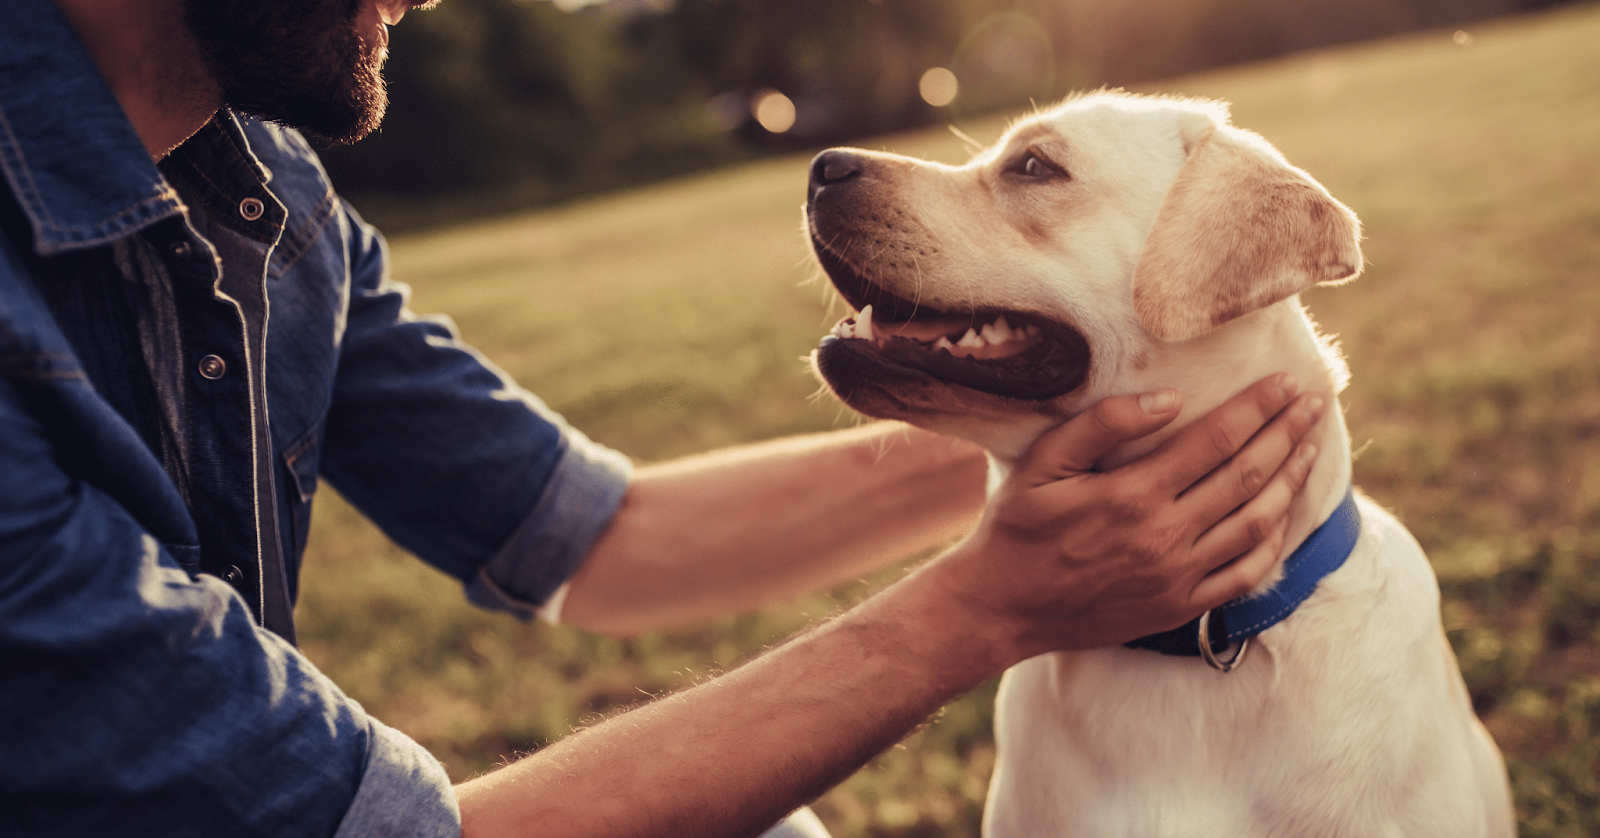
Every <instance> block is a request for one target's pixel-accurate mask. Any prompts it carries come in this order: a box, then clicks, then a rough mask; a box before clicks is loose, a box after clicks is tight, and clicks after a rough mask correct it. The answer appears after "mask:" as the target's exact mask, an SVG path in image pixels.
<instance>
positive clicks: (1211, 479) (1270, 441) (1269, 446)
mask: <svg viewBox="0 0 1600 838" xmlns="http://www.w3.org/2000/svg"><path fill="white" fill-rule="evenodd" d="M1326 407H1327V405H1326V403H1325V402H1324V401H1323V400H1322V398H1321V397H1320V396H1311V395H1306V396H1301V397H1300V398H1298V399H1296V400H1295V401H1294V402H1293V403H1292V404H1290V405H1289V407H1288V408H1287V409H1285V410H1283V411H1282V412H1280V413H1279V414H1278V415H1277V416H1275V417H1273V419H1272V421H1271V422H1270V423H1268V424H1267V427H1265V428H1262V429H1261V431H1260V432H1259V433H1257V434H1256V435H1255V436H1254V437H1252V438H1251V440H1250V442H1249V444H1247V445H1246V446H1245V447H1244V449H1243V450H1241V451H1240V452H1239V453H1238V454H1235V455H1234V456H1233V458H1232V459H1230V460H1228V461H1227V462H1226V463H1223V464H1222V465H1221V466H1220V467H1218V468H1217V469H1216V470H1214V471H1212V472H1211V473H1210V474H1208V475H1206V476H1205V477H1204V478H1203V479H1201V480H1200V482H1199V483H1196V484H1194V485H1193V486H1190V487H1189V488H1188V489H1186V490H1184V492H1183V494H1182V495H1181V496H1180V500H1179V502H1180V503H1182V504H1183V506H1184V507H1185V508H1187V509H1189V510H1190V511H1192V512H1193V513H1194V514H1195V516H1196V518H1197V519H1199V520H1201V521H1202V522H1205V523H1207V524H1209V522H1213V521H1220V520H1222V518H1223V516H1225V515H1227V514H1228V513H1230V512H1232V511H1233V510H1235V509H1238V508H1239V507H1240V506H1241V505H1242V504H1245V503H1248V502H1249V501H1250V499H1251V498H1252V497H1255V496H1256V494H1257V493H1258V492H1260V491H1261V490H1262V489H1263V488H1264V487H1265V486H1266V485H1267V482H1268V480H1270V479H1271V478H1273V477H1276V476H1278V475H1279V474H1280V473H1281V472H1282V469H1283V468H1284V467H1285V466H1286V465H1289V464H1291V462H1292V458H1291V456H1290V455H1291V454H1292V453H1293V452H1295V451H1296V450H1297V449H1296V446H1298V445H1299V444H1300V442H1301V440H1303V439H1305V436H1306V434H1307V433H1308V432H1310V430H1311V428H1312V427H1314V426H1315V425H1316V424H1317V422H1318V421H1319V420H1320V419H1321V418H1322V414H1323V412H1324V410H1325V409H1326ZM1302 479H1303V476H1302ZM1297 485H1298V484H1297Z"/></svg>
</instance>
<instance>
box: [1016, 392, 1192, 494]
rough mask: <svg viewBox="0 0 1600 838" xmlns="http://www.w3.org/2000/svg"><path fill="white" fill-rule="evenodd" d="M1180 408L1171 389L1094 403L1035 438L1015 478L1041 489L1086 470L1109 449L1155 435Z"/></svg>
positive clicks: (1117, 397)
mask: <svg viewBox="0 0 1600 838" xmlns="http://www.w3.org/2000/svg"><path fill="white" fill-rule="evenodd" d="M1181 406H1182V399H1181V398H1180V397H1179V396H1178V391H1176V390H1171V389H1167V390H1157V391H1155V392H1153V393H1145V394H1143V395H1139V396H1112V397H1110V398H1107V399H1104V400H1102V401H1100V402H1097V403H1096V404H1095V405H1094V407H1091V408H1089V409H1088V410H1086V411H1084V412H1083V413H1081V414H1079V415H1077V416H1075V417H1073V418H1072V419H1070V420H1068V421H1067V422H1066V424H1063V425H1061V426H1060V427H1057V428H1055V429H1053V430H1051V431H1050V432H1048V433H1046V434H1045V435H1044V436H1041V437H1039V439H1038V440H1037V441H1035V442H1034V443H1033V447H1031V448H1029V449H1028V453H1027V454H1025V455H1023V458H1022V462H1021V463H1020V464H1019V465H1018V467H1017V471H1016V474H1015V476H1014V478H1013V479H1016V480H1019V481H1023V482H1024V483H1025V484H1026V485H1029V486H1042V485H1044V484H1046V483H1052V482H1055V481H1057V480H1061V479H1063V478H1065V477H1069V476H1071V475H1073V474H1076V473H1082V472H1085V471H1089V470H1090V469H1092V468H1094V464H1095V461H1096V460H1098V459H1100V458H1101V457H1102V456H1104V455H1105V454H1106V452H1108V451H1110V450H1111V449H1112V448H1115V447H1116V446H1117V445H1119V444H1121V443H1124V442H1129V441H1131V440H1135V439H1138V438H1139V437H1142V436H1145V435H1147V434H1150V433H1153V432H1155V431H1156V430H1158V429H1160V428H1161V427H1162V426H1163V425H1166V424H1167V423H1168V422H1171V421H1172V420H1173V419H1175V418H1177V416H1178V411H1179V408H1180V407H1181ZM1185 485H1187V484H1185Z"/></svg>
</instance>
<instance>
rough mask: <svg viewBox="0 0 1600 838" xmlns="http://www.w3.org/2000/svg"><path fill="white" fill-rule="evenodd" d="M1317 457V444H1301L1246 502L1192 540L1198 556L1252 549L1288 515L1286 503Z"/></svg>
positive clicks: (1298, 487)
mask: <svg viewBox="0 0 1600 838" xmlns="http://www.w3.org/2000/svg"><path fill="white" fill-rule="evenodd" d="M1316 460H1317V447H1316V446H1315V445H1312V444H1311V443H1309V442H1307V443H1304V444H1302V445H1301V446H1300V447H1299V448H1298V449H1297V450H1296V451H1295V453H1294V455H1293V456H1291V457H1290V458H1289V459H1288V460H1286V461H1284V463H1283V466H1282V467H1281V468H1280V469H1278V473H1277V474H1275V475H1273V477H1272V480H1271V482H1269V483H1268V484H1267V485H1266V486H1264V487H1263V488H1262V489H1261V491H1260V492H1257V493H1256V495H1255V496H1254V497H1252V498H1250V500H1249V502H1247V503H1245V504H1244V505H1243V506H1241V507H1239V508H1238V509H1236V510H1234V511H1233V513H1232V514H1230V515H1228V516H1227V517H1225V518H1223V519H1222V520H1221V521H1219V522H1218V523H1217V524H1216V526H1213V527H1212V528H1210V529H1209V530H1206V532H1205V533H1204V534H1203V535H1201V536H1200V538H1198V539H1196V540H1195V545H1194V555H1196V556H1197V557H1202V558H1204V557H1212V558H1226V557H1229V556H1237V555H1240V554H1242V553H1245V552H1246V551H1248V550H1252V549H1254V548H1255V547H1256V545H1258V544H1260V543H1261V542H1262V541H1264V540H1266V539H1267V537H1268V536H1270V535H1271V533H1272V531H1273V529H1275V528H1276V527H1277V526H1278V524H1280V523H1281V522H1282V521H1283V520H1284V519H1286V518H1287V517H1288V514H1289V505H1290V504H1291V503H1293V502H1294V497H1295V495H1297V494H1299V492H1300V487H1302V486H1304V485H1305V482H1306V477H1307V476H1309V475H1310V474H1311V466H1312V465H1313V464H1314V463H1315V462H1316Z"/></svg>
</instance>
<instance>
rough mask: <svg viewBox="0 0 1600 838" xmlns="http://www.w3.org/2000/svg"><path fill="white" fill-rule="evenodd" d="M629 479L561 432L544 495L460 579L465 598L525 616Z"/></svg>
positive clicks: (627, 465) (610, 456)
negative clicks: (497, 549) (562, 446)
mask: <svg viewBox="0 0 1600 838" xmlns="http://www.w3.org/2000/svg"><path fill="white" fill-rule="evenodd" d="M632 475H633V463H632V462H630V461H629V460H628V458H627V457H625V456H623V455H622V454H620V453H618V452H616V451H613V450H611V449H609V448H606V447H605V446H603V445H600V444H599V443H596V442H594V441H592V440H590V439H589V438H588V437H586V436H584V435H583V434H582V433H581V432H579V431H577V430H573V429H571V428H567V429H566V450H565V451H563V452H562V454H561V460H560V461H559V462H557V463H556V467H555V470H554V471H553V472H552V473H551V474H550V480H549V482H548V483H546V484H545V487H544V493H543V494H542V495H540V496H539V501H538V503H535V504H534V505H533V511H532V512H531V513H529V514H528V517H527V518H526V519H524V520H523V522H522V523H521V524H520V525H518V527H517V531H516V532H514V533H512V535H511V539H510V541H508V542H506V545H505V546H504V547H502V548H501V549H500V552H499V553H497V554H496V555H495V556H494V558H492V559H490V560H489V561H487V562H485V563H484V565H483V567H481V568H479V569H478V572H477V574H476V575H474V576H473V577H472V578H470V579H468V580H467V584H466V588H467V599H468V600H470V601H471V602H472V603H473V604H474V605H477V606H480V607H483V608H489V609H494V610H499V611H509V612H511V613H512V614H515V615H517V616H518V617H520V618H522V619H524V620H527V619H531V618H532V617H533V616H534V615H535V613H537V611H538V609H539V606H541V605H543V604H544V603H545V602H546V601H548V600H549V599H550V597H551V595H553V594H554V593H555V592H556V590H557V589H558V588H560V587H561V585H562V583H564V582H566V581H567V579H568V578H569V577H571V576H572V574H574V573H576V572H577V571H578V567H579V566H581V565H582V564H583V559H584V557H585V556H588V555H589V550H590V549H591V548H592V547H594V543H595V542H596V541H598V540H599V539H600V536H601V535H602V534H603V533H604V532H605V531H606V527H608V526H610V525H611V520H612V519H613V518H615V517H616V514H617V509H618V508H619V507H621V505H622V498H623V495H624V494H626V493H627V490H628V479H629V478H630V477H631V476H632Z"/></svg>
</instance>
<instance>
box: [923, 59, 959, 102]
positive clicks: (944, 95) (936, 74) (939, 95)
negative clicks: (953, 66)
mask: <svg viewBox="0 0 1600 838" xmlns="http://www.w3.org/2000/svg"><path fill="white" fill-rule="evenodd" d="M960 89H961V85H959V84H958V83H957V82H956V74H955V73H952V72H950V71H949V70H946V69H945V68H943V67H934V68H933V69H931V70H929V71H928V72H926V73H923V74H922V80H921V81H919V82H917V90H918V91H919V92H921V93H922V101H924V102H927V103H928V104H930V105H932V106H934V107H936V108H942V107H944V106H945V105H948V104H950V103H951V102H954V101H955V100H956V93H957V92H959V91H960Z"/></svg>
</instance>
